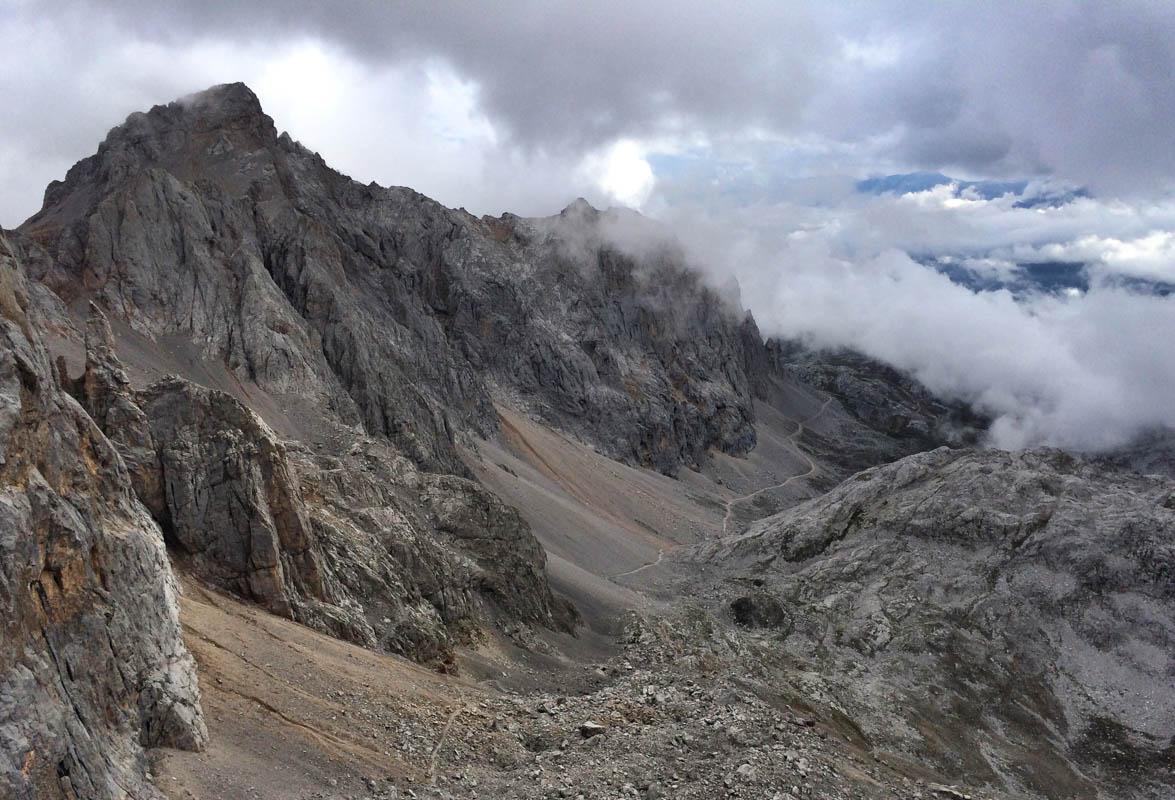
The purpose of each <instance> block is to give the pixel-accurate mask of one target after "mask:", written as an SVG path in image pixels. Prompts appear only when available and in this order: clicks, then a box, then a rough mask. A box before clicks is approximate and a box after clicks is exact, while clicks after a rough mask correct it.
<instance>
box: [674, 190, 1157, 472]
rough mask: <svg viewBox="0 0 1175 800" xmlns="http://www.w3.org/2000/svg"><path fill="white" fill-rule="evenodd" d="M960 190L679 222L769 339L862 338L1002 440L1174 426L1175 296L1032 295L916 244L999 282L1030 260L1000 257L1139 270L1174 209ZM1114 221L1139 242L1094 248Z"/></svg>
mask: <svg viewBox="0 0 1175 800" xmlns="http://www.w3.org/2000/svg"><path fill="white" fill-rule="evenodd" d="M948 199H949V198H947V197H946V196H945V195H944V194H942V193H941V192H928V193H919V196H916V197H911V196H907V197H881V198H857V199H856V200H853V201H850V202H846V203H843V204H840V205H837V206H833V207H824V208H813V207H805V206H794V205H790V204H760V205H754V206H728V207H726V208H724V209H722V210H715V209H714V208H712V207H706V208H694V209H689V210H686V209H682V208H678V209H676V210H673V211H670V212H668V213H667V214H666V217H665V218H666V220H667V221H668V222H669V224H670V225H671V227H672V229H673V230H675V231H676V232H677V236H678V238H680V239H681V240H682V241H683V242H684V243H685V245H686V247H687V249H688V250H689V252H690V253H692V255H693V258H694V260H695V261H696V262H697V263H698V264H701V265H704V266H706V267H707V268H708V269H709V270H710V271H711V272H712V274H713V275H714V280H715V283H716V284H717V285H721V284H722V283H723V282H725V281H726V280H728V279H729V278H730V277H731V276H733V277H735V278H737V280H738V281H739V284H740V286H741V289H742V292H741V294H742V297H743V298H744V302H746V303H747V305H749V307H750V308H751V310H752V311H753V312H754V314H755V317H756V319H757V320H758V321H759V325H760V328H761V329H762V330H763V331H764V332H765V333H766V334H770V335H784V336H789V337H799V338H804V339H807V340H808V341H810V342H812V343H814V344H816V345H818V346H827V347H839V346H844V347H851V348H854V349H856V350H859V351H861V352H864V353H867V354H869V355H872V356H874V357H876V358H879V359H882V360H884V361H886V362H888V363H891V364H894V365H896V366H898V367H900V368H903V369H906V370H908V371H910V372H911V373H913V374H914V375H916V376H917V377H918V378H919V379H920V380H922V381H923V382H925V383H926V384H927V385H928V386H929V387H930V388H931V389H932V390H934V391H936V392H939V393H941V394H944V395H947V396H951V397H958V398H962V399H965V400H967V401H969V402H973V403H975V404H976V405H977V406H979V407H980V408H982V409H984V410H985V411H987V412H989V413H991V414H992V415H994V416H995V418H996V422H995V425H994V426H993V428H992V433H991V437H992V442H993V443H994V444H996V445H998V446H1002V447H1009V448H1018V447H1024V446H1029V445H1039V444H1049V445H1055V446H1061V447H1066V448H1071V449H1077V450H1088V451H1097V450H1104V449H1107V448H1110V447H1113V446H1117V445H1121V444H1123V443H1125V442H1127V441H1128V440H1129V439H1131V438H1132V437H1134V436H1135V435H1137V434H1139V433H1140V432H1142V431H1144V430H1146V429H1149V428H1153V427H1158V426H1175V405H1172V404H1171V403H1170V400H1169V398H1170V397H1171V396H1173V393H1175V353H1173V352H1172V351H1171V349H1170V347H1169V346H1168V345H1167V343H1168V342H1170V341H1175V296H1170V297H1158V296H1150V295H1142V294H1138V293H1133V292H1130V291H1127V290H1125V289H1122V288H1116V287H1113V286H1109V285H1098V284H1095V285H1094V286H1093V287H1092V288H1091V289H1090V290H1089V291H1088V292H1080V291H1077V292H1065V293H1061V294H1060V295H1035V296H1029V297H1027V298H1023V299H1021V300H1017V299H1016V298H1014V297H1013V296H1012V294H1010V293H1009V292H1008V291H1005V290H1001V291H988V292H975V291H972V290H970V289H968V288H966V287H964V286H960V285H958V284H956V283H952V282H951V281H950V280H949V279H948V278H947V277H946V276H944V275H942V274H940V273H938V272H936V271H934V270H933V269H930V268H928V267H926V266H924V265H922V264H919V263H917V262H915V261H914V260H913V259H911V258H910V257H909V256H908V255H907V254H906V250H907V249H909V250H911V251H918V252H923V253H926V252H931V253H933V252H936V251H938V252H946V253H951V252H958V251H957V250H955V249H952V248H958V247H965V248H967V249H968V250H970V251H973V252H974V253H976V254H977V255H974V256H965V257H963V258H961V259H958V260H959V261H961V263H963V264H964V265H966V266H969V267H972V268H976V269H982V270H987V272H988V273H989V274H991V275H993V276H996V277H1007V276H1008V274H1009V273H1011V272H1012V271H1014V269H1015V267H1014V264H1013V263H1012V262H1011V261H1010V260H1008V259H1005V258H1002V257H1000V256H993V255H990V254H992V253H1012V252H1018V253H1020V254H1021V255H1023V254H1026V253H1027V254H1031V255H1033V256H1034V257H1045V256H1048V255H1050V254H1052V255H1057V254H1064V255H1066V256H1075V255H1078V254H1082V255H1090V254H1097V255H1098V256H1099V257H1101V258H1103V259H1104V260H1103V262H1099V263H1101V268H1102V269H1104V270H1107V271H1111V270H1121V269H1122V266H1123V264H1128V266H1129V269H1130V272H1131V274H1138V273H1139V269H1138V267H1139V264H1140V263H1143V262H1145V261H1146V259H1152V260H1153V262H1154V264H1159V263H1165V264H1166V268H1168V269H1169V268H1170V264H1171V262H1170V260H1169V259H1167V260H1166V261H1165V262H1164V259H1166V258H1167V256H1166V255H1163V254H1164V253H1166V249H1165V248H1167V247H1168V246H1169V243H1170V240H1169V239H1168V238H1167V237H1166V236H1157V235H1155V234H1153V233H1150V234H1147V233H1141V231H1145V230H1147V229H1148V228H1149V226H1150V225H1151V224H1153V222H1154V220H1155V219H1156V218H1157V217H1161V216H1163V214H1162V213H1160V212H1159V211H1157V210H1156V209H1155V208H1151V207H1143V208H1137V209H1133V210H1132V211H1131V212H1130V213H1127V212H1126V210H1125V208H1124V207H1122V206H1119V205H1115V208H1114V209H1113V210H1106V209H1100V210H1099V209H1097V208H1096V206H1097V204H1096V202H1095V201H1082V207H1080V208H1078V209H1073V208H1065V207H1062V208H1050V209H1019V208H1014V207H1013V206H1012V204H1011V203H1010V202H1009V201H1008V200H996V201H972V200H968V201H966V202H964V203H963V204H955V203H950V202H946V201H947V200H948ZM1172 221H1173V222H1175V219H1173V220H1172ZM1099 224H1100V226H1101V227H1102V228H1104V229H1106V230H1114V231H1116V232H1118V234H1119V235H1122V232H1123V231H1130V230H1134V231H1139V232H1140V233H1139V234H1138V236H1137V237H1131V236H1125V238H1122V239H1116V238H1115V239H1114V240H1115V241H1119V242H1131V243H1133V244H1131V245H1124V246H1116V247H1107V246H1106V241H1108V240H1109V239H1111V238H1114V237H1111V236H1109V235H1102V236H1096V235H1095V236H1094V238H1095V239H1096V241H1097V243H1098V244H1097V246H1096V247H1095V246H1090V245H1089V243H1088V242H1086V243H1085V244H1082V245H1079V242H1082V241H1083V240H1084V239H1085V238H1087V237H1086V236H1082V235H1081V234H1080V233H1079V232H1080V231H1084V230H1090V229H1092V230H1098V228H1099ZM1086 226H1090V227H1086ZM1173 227H1175V226H1173ZM1050 239H1058V240H1059V241H1055V242H1053V243H1049V240H1050ZM1152 274H1153V271H1152ZM1162 274H1166V273H1162Z"/></svg>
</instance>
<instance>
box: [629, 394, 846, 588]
mask: <svg viewBox="0 0 1175 800" xmlns="http://www.w3.org/2000/svg"><path fill="white" fill-rule="evenodd" d="M831 402H832V398H831V397H828V398H826V399H825V401H824V403H823V404H821V406H820V408H819V409H818V410H817V411H816V413H815V414H813V415H812V416H810V417H808V418H806V419H804V420H800V421H798V422H797V423H796V429H795V431H794V432H793V433H791V434H789V435H788V437H787V440H788V441H789V442H790V443H791V444H792V445H793V447H794V449H795V452H796V453H797V454H798V455H800V456H801V457H802V458H803V459H804V460H805V461H807V462H808V469H807V470H805V471H804V472H801V473H798V474H796V475H792V476H791V477H789V478H787V479H786V480H784V481H782V482H780V483H776V484H773V485H771V486H764V487H763V488H761V489H756V490H755V491H753V492H750V493H749V494H745V495H740V496H738V497H732V498H729V499H727V501H726V514H725V516H723V518H722V535H723V536H726V535H727V534H728V532H729V527H730V519H731V516H732V515H733V513H734V507H735V504H736V503H742V502H744V501H747V500H753V499H755V498H756V497H758V496H759V495H761V494H764V493H765V492H770V491H774V490H776V489H782V488H784V487H785V486H787V485H788V484H789V483H791V482H792V481H795V480H799V479H801V478H807V477H808V476H810V475H812V474H813V473H814V472H815V471H816V462H815V461H813V460H812V457H811V456H809V455H808V454H807V453H805V452H804V451H803V450H801V449H800V447H799V439H800V436H802V435H803V433H804V426H805V425H811V424H812V423H813V422H815V421H816V420H817V419H819V417H820V415H821V414H823V413H824V411H825V409H827V408H828V405H829V404H830V403H831ZM678 546H679V545H674V546H672V547H669V548H665V547H662V548H661V549H660V550H658V551H657V558H656V559H655V560H653V561H649V562H646V563H644V564H641V565H639V566H637V567H634V568H633V569H630V570H628V571H626V572H621V573H618V574H616V575H612V576H610V578H609V579H610V580H613V581H616V580H618V579H619V578H624V577H629V576H632V575H636V574H638V573H640V572H643V571H645V570H647V569H651V568H653V567H655V566H657V565H658V564H660V563H661V561H662V560H663V559H664V558H665V554H666V552H668V551H670V550H675V549H677V547H678Z"/></svg>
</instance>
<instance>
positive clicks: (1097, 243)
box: [0, 0, 1175, 449]
mask: <svg viewBox="0 0 1175 800" xmlns="http://www.w3.org/2000/svg"><path fill="white" fill-rule="evenodd" d="M0 41H4V42H5V47H4V48H2V49H0V98H3V109H4V111H3V114H0V185H2V186H3V187H4V191H3V192H2V193H0V225H4V226H9V227H11V226H15V225H18V224H19V223H20V222H21V221H22V220H23V219H24V218H25V217H27V216H28V215H30V214H31V213H33V212H34V211H35V210H36V209H37V208H38V206H39V204H40V197H41V193H42V192H43V190H44V187H45V184H47V183H48V182H49V181H50V180H52V179H55V178H60V177H61V176H62V175H63V174H64V172H65V170H66V169H67V168H68V167H69V166H70V165H71V164H72V163H74V162H75V161H76V160H78V159H79V158H81V157H83V156H85V155H87V154H89V153H91V152H93V150H94V148H95V146H96V144H97V142H98V141H100V140H101V138H102V136H103V135H104V134H105V132H106V131H107V130H108V129H109V128H110V127H111V126H113V125H114V124H117V123H118V122H120V121H121V120H122V119H123V118H125V116H126V115H127V114H128V113H130V112H131V111H134V110H139V109H145V108H147V107H149V106H151V105H153V104H156V103H161V102H166V101H168V100H171V99H174V98H176V97H179V96H182V95H184V94H187V93H189V92H192V91H195V90H198V89H201V88H204V87H206V86H208V85H211V84H214V83H221V82H227V81H236V80H242V81H245V82H246V83H248V84H249V85H250V86H251V87H252V88H253V89H254V90H255V91H256V92H257V94H258V95H259V97H260V98H261V101H262V103H263V105H264V106H265V108H266V110H267V111H268V112H269V113H270V115H271V116H273V117H274V119H275V121H276V123H277V125H278V127H279V128H280V129H284V130H288V131H290V132H291V134H292V135H293V136H294V137H295V138H297V139H300V140H301V141H302V142H303V143H305V144H307V145H308V146H310V147H312V148H313V149H316V150H318V151H319V152H321V153H322V154H323V156H324V157H325V158H326V159H327V160H328V161H329V162H330V163H331V164H333V165H334V166H336V167H337V168H338V169H340V170H342V171H344V172H346V173H348V174H350V175H352V176H353V177H355V178H357V179H359V180H361V181H364V182H367V181H371V180H375V181H377V182H380V183H384V184H403V185H409V186H412V187H413V188H416V189H418V190H420V191H422V192H425V193H426V194H429V195H432V196H433V197H435V198H437V199H438V200H440V201H442V202H444V203H446V204H448V205H451V206H464V207H466V208H468V209H469V210H471V211H474V212H476V213H491V214H499V213H501V212H502V211H506V210H510V211H514V212H518V213H523V214H549V213H552V212H554V211H556V210H558V209H559V208H560V207H562V206H563V205H565V204H566V203H567V202H568V201H569V200H570V199H572V198H574V197H575V196H577V195H582V196H585V197H587V198H588V199H589V200H591V201H592V202H594V203H595V204H597V205H600V206H606V205H610V204H617V205H627V206H631V207H634V208H638V209H640V210H641V211H642V212H643V213H645V214H646V215H647V216H650V217H652V218H655V219H657V220H660V221H662V222H664V223H666V224H667V225H668V226H669V227H670V228H671V229H672V230H674V231H676V232H677V234H678V235H679V237H680V238H681V239H682V240H683V241H684V242H685V243H686V244H687V246H688V247H689V248H690V252H691V253H692V254H693V257H694V258H695V259H696V260H697V262H698V264H699V266H702V267H703V268H705V269H707V270H709V271H710V272H711V273H712V274H714V275H715V277H716V279H718V280H725V279H727V278H729V277H731V276H734V277H736V278H737V279H738V281H739V283H740V285H741V286H742V288H743V299H744V302H745V303H746V304H747V305H749V306H750V307H751V309H752V310H753V311H754V313H755V315H756V317H757V318H758V319H759V320H760V323H761V327H763V328H764V329H765V330H766V331H767V332H769V333H781V334H787V335H802V336H807V337H809V338H811V339H812V341H814V342H816V343H817V344H825V345H850V346H854V347H858V348H860V349H863V350H865V351H867V352H870V353H871V354H873V355H876V356H878V357H881V358H884V359H887V360H889V361H891V362H894V363H896V364H898V365H899V366H902V367H904V368H907V369H910V370H912V371H914V372H915V373H917V374H918V375H919V377H921V378H923V379H924V380H925V381H927V382H928V383H929V384H930V385H931V386H932V388H936V389H938V390H939V391H943V392H947V393H951V394H955V395H958V396H960V397H964V398H966V399H969V400H972V401H974V402H977V403H980V404H981V405H983V407H984V408H986V409H987V410H989V411H991V412H992V413H993V414H995V415H996V416H997V417H999V423H998V424H997V426H996V440H997V442H998V443H1000V444H1004V445H1009V446H1011V445H1020V444H1029V443H1040V442H1046V443H1054V444H1062V445H1066V446H1071V447H1077V448H1084V449H1091V448H1102V447H1106V446H1111V445H1114V444H1117V443H1121V442H1122V441H1125V440H1126V439H1128V438H1129V437H1131V436H1133V435H1135V434H1137V433H1139V432H1140V431H1143V430H1146V429H1148V428H1151V427H1154V426H1158V425H1171V424H1175V404H1173V403H1171V402H1170V401H1169V398H1170V397H1172V396H1173V395H1175V355H1172V348H1171V346H1170V343H1171V342H1172V341H1175V307H1173V304H1175V299H1171V298H1175V295H1164V294H1161V293H1156V291H1155V286H1159V287H1162V286H1164V285H1166V284H1168V283H1172V284H1175V233H1173V232H1175V193H1173V192H1172V190H1173V189H1175V81H1173V80H1172V79H1171V76H1172V75H1175V45H1173V44H1172V43H1173V42H1175V3H1171V2H1115V3H1105V2H1040V3H1023V2H985V3H951V2H929V1H928V2H917V1H911V2H880V1H878V2H862V3H827V2H822V3H816V2H812V3H807V2H781V1H779V0H776V2H762V3H759V2H744V3H740V4H738V6H737V10H736V9H735V8H733V7H729V6H724V5H723V4H716V3H713V2H704V3H703V2H688V1H687V0H676V1H675V2H660V3H641V2H631V1H630V2H608V1H607V0H599V1H598V2H592V3H583V2H575V3H562V2H549V1H548V2H541V1H538V2H497V3H494V4H492V5H489V4H487V5H480V4H467V3H447V2H439V1H438V0H431V1H430V2H421V3H384V2H375V1H374V0H369V1H367V2H359V1H355V2H332V3H313V2H299V1H298V0H283V1H282V2H278V1H277V0H268V1H267V0H255V1H254V2H250V3H247V4H246V3H242V4H238V3H228V2H217V1H216V0H205V1H204V2H188V3H177V2H166V1H165V0H152V1H147V0H143V1H141V2H140V0H125V2H117V0H115V2H101V3H99V2H85V1H84V0H52V2H49V1H46V2H35V1H34V0H0ZM914 171H938V172H942V173H945V174H947V175H949V176H952V177H955V178H959V179H972V180H994V179H1000V180H1015V181H1027V182H1029V184H1028V189H1026V190H1025V192H1024V193H1021V194H1018V195H1006V196H998V195H994V196H993V195H992V194H991V193H990V192H987V193H984V192H982V191H979V192H977V191H976V190H975V189H974V188H968V187H966V186H965V185H960V184H954V185H951V184H945V185H942V186H937V187H929V188H924V189H923V190H920V191H912V190H911V191H903V190H898V191H895V192H891V193H886V194H880V195H878V194H865V193H862V192H861V191H859V190H858V188H857V187H856V182H857V181H858V180H860V179H862V178H867V177H871V176H877V175H891V174H899V173H907V172H914ZM1075 190H1080V191H1075ZM1042 195H1047V196H1057V197H1061V198H1063V200H1062V201H1061V202H1054V203H1026V202H1023V201H1024V199H1025V197H1027V196H1042ZM930 260H935V261H936V263H939V264H941V263H944V261H949V262H951V263H954V264H957V265H962V266H964V267H965V268H966V269H967V270H970V271H972V272H973V273H975V274H982V275H986V276H989V277H992V276H994V278H996V279H997V283H998V279H1002V278H1008V277H1009V276H1014V275H1015V274H1017V272H1018V271H1019V270H1021V269H1022V265H1024V264H1026V263H1043V262H1050V263H1051V262H1064V263H1069V264H1080V265H1081V269H1082V270H1083V274H1084V275H1085V276H1086V278H1087V280H1086V281H1085V283H1084V284H1083V285H1082V286H1080V287H1078V288H1072V287H1071V288H1070V289H1069V290H1068V291H1065V292H1044V291H1041V292H1036V293H1033V292H1027V293H1025V292H1023V291H1020V292H1017V293H1016V294H1015V295H1013V294H1012V293H1010V292H1008V291H1007V290H1002V289H999V288H998V286H997V287H996V288H995V289H992V288H991V287H990V286H989V287H988V288H987V290H984V291H976V290H974V287H973V286H972V287H968V286H965V285H960V284H959V283H958V282H952V281H951V280H949V279H948V278H947V277H945V276H944V275H943V274H942V271H941V270H935V269H932V268H930V267H928V266H926V264H927V263H928V261H930Z"/></svg>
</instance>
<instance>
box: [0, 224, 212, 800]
mask: <svg viewBox="0 0 1175 800" xmlns="http://www.w3.org/2000/svg"><path fill="white" fill-rule="evenodd" d="M37 327H38V320H37V319H36V316H35V313H34V311H33V310H32V308H31V306H30V304H29V299H28V286H27V284H26V279H25V276H24V273H23V269H22V267H21V266H20V264H19V263H18V261H17V259H16V257H15V253H14V251H13V249H12V248H11V247H10V246H9V243H8V241H7V239H6V238H4V237H3V236H0V449H2V452H0V641H2V642H3V645H4V646H3V647H0V796H3V797H12V798H34V797H35V798H54V797H62V798H82V797H85V798H97V799H99V800H101V799H103V798H122V797H125V796H127V793H130V794H131V795H133V796H135V797H155V796H157V793H156V792H155V790H154V789H153V788H152V787H151V786H150V784H148V783H147V782H146V780H145V778H144V775H145V764H144V759H143V755H142V749H141V748H142V747H143V746H160V745H162V746H171V747H181V748H186V749H199V748H201V747H202V746H203V745H204V743H205V741H206V739H207V731H206V728H205V726H204V722H203V717H202V714H201V710H200V701H199V692H198V690H197V687H196V674H195V665H194V663H193V662H192V659H191V656H190V655H189V654H188V651H187V650H186V648H185V647H184V644H183V640H182V638H181V636H180V626H179V620H178V609H177V605H176V586H175V582H174V579H173V577H172V574H171V570H170V567H169V565H168V561H167V556H166V552H165V550H164V543H163V536H162V534H161V532H160V530H159V528H158V526H156V524H155V523H154V522H153V521H152V520H151V517H150V516H149V515H148V513H147V511H146V510H145V509H144V508H143V506H142V505H141V504H140V503H139V502H138V501H137V500H136V499H135V496H134V493H133V492H132V490H131V481H130V477H129V475H128V472H127V468H126V467H125V466H124V464H123V461H122V459H121V458H120V457H119V455H118V452H117V451H116V449H115V448H114V447H113V446H112V445H111V443H110V442H109V441H108V440H107V439H106V437H105V436H103V435H102V432H101V431H100V430H99V429H98V427H97V426H96V425H95V424H94V422H93V421H92V420H91V419H90V417H88V416H87V415H86V413H85V412H84V411H83V410H82V409H81V408H80V407H79V406H78V404H77V403H76V402H74V400H73V399H72V398H71V397H70V396H69V395H68V394H67V393H66V392H64V391H63V390H62V389H61V388H59V386H58V376H57V374H56V373H55V371H54V369H53V367H52V365H51V364H50V361H49V358H48V355H47V353H46V351H45V349H44V348H43V347H42V345H41V343H40V340H39V338H38V335H37V332H36V331H37ZM115 416H117V414H115Z"/></svg>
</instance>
